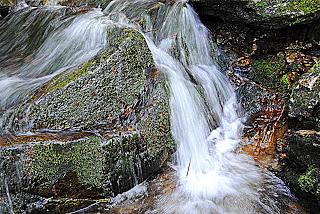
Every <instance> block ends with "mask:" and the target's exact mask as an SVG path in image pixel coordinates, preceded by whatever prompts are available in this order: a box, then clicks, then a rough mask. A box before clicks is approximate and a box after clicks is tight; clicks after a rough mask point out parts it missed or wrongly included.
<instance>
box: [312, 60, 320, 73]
mask: <svg viewBox="0 0 320 214" xmlns="http://www.w3.org/2000/svg"><path fill="white" fill-rule="evenodd" d="M310 72H311V73H314V74H319V73H320V61H318V62H317V63H316V64H315V65H314V66H313V67H312V68H311V69H310Z"/></svg>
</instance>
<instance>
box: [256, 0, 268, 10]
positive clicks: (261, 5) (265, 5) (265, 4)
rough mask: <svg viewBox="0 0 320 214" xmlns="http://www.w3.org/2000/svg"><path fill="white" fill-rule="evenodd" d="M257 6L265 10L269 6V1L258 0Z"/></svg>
mask: <svg viewBox="0 0 320 214" xmlns="http://www.w3.org/2000/svg"><path fill="white" fill-rule="evenodd" d="M255 6H256V7H257V8H258V9H260V10H265V9H266V8H267V7H268V3H267V2H266V1H264V0H261V1H258V2H256V4H255Z"/></svg>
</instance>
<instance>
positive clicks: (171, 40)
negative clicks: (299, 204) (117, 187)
mask: <svg viewBox="0 0 320 214" xmlns="http://www.w3.org/2000/svg"><path fill="white" fill-rule="evenodd" d="M65 13H66V12H65V8H64V7H50V8H47V9H41V10H40V9H34V8H27V9H24V10H21V11H18V12H17V14H15V15H14V16H11V17H8V18H7V20H6V22H2V24H0V47H1V48H0V70H1V73H0V91H1V93H0V109H1V110H2V112H5V111H7V110H8V109H10V108H11V107H13V106H15V105H17V104H18V103H20V102H22V101H24V100H26V99H27V98H28V96H30V95H31V94H32V93H33V92H34V91H35V90H36V89H38V88H39V87H41V85H43V84H44V83H46V82H48V81H49V80H50V79H52V78H53V77H55V76H56V75H58V74H60V73H61V72H67V71H68V69H70V68H73V67H75V66H78V65H80V64H82V63H84V62H86V61H88V60H89V59H91V58H92V57H94V56H95V55H96V54H97V53H98V52H99V51H100V50H102V49H104V48H107V47H108V42H109V40H108V31H109V30H110V29H112V27H114V26H118V27H119V26H120V27H123V28H131V29H134V30H136V31H138V32H140V33H141V34H142V35H143V36H144V38H145V39H146V41H147V44H148V46H149V49H150V50H151V52H152V55H153V59H154V62H155V64H156V66H157V68H158V69H159V70H160V71H161V72H162V73H163V74H164V75H165V76H166V78H167V81H168V85H169V89H170V113H171V130H172V135H173V137H174V139H175V142H176V143H177V151H176V153H175V155H174V162H173V163H172V167H173V168H174V170H175V171H176V177H177V180H176V183H177V187H176V189H175V191H174V192H173V193H172V194H171V195H169V196H164V197H162V198H161V199H159V201H158V206H156V208H155V210H153V211H150V212H151V213H168V214H169V213H192V214H196V213H279V211H280V210H281V206H282V204H283V203H285V202H283V201H282V200H284V201H290V200H292V198H291V195H290V192H289V190H288V189H287V188H286V187H285V186H284V184H283V183H282V181H281V180H279V179H277V178H276V177H274V176H273V175H271V174H270V173H268V172H265V171H264V170H262V169H260V168H259V167H257V166H256V164H255V162H254V161H253V160H252V159H251V158H249V157H247V156H246V155H244V154H241V153H239V149H240V147H241V140H240V137H241V132H242V128H243V125H242V123H243V120H244V118H242V117H241V115H240V113H239V112H240V107H239V104H238V103H237V99H236V95H235V92H234V89H233V87H232V85H231V84H230V82H229V80H228V79H227V77H226V76H225V74H223V72H222V71H221V69H220V67H219V65H218V64H217V63H216V61H215V57H217V50H216V49H215V45H214V43H213V42H212V40H211V39H210V33H209V31H208V29H207V28H206V27H205V26H204V25H203V24H202V23H201V21H200V19H199V17H198V15H197V14H196V12H195V11H194V10H193V8H192V7H191V6H190V5H189V4H188V2H187V1H186V0H177V1H176V2H174V3H161V2H158V1H156V0H114V1H112V2H111V3H110V4H109V5H108V7H107V8H106V9H105V10H104V11H103V12H101V10H100V9H94V10H92V11H89V12H87V13H84V14H80V15H66V14H65ZM150 14H152V15H150ZM22 20H24V21H22ZM35 23H37V24H35ZM36 25H37V26H38V29H34V26H36ZM17 26H19V27H17ZM17 28H19V29H21V32H20V33H19V36H15V38H12V39H11V40H10V41H11V43H5V42H6V41H8V39H7V38H6V37H8V36H9V35H10V32H12V31H14V29H17ZM32 29H33V30H32ZM30 34H33V35H34V37H35V38H36V39H35V40H33V41H32V42H30V41H29V38H30V37H27V36H25V35H30ZM11 35H12V34H11ZM2 41H5V42H4V43H3V42H2ZM18 49H19V53H18V52H17V51H16V50H18ZM4 114H5V113H4ZM0 116H1V115H0ZM4 125H5V124H1V120H0V128H1V126H4Z"/></svg>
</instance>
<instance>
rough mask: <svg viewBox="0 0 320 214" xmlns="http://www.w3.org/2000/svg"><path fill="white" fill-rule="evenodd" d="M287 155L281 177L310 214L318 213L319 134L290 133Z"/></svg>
mask: <svg viewBox="0 0 320 214" xmlns="http://www.w3.org/2000/svg"><path fill="white" fill-rule="evenodd" d="M286 141H287V144H288V146H287V151H288V155H287V158H286V159H285V164H286V167H285V168H284V171H283V173H282V174H281V177H282V178H283V179H284V181H285V182H286V183H287V184H288V185H289V186H290V187H291V190H292V191H293V192H294V193H295V195H296V196H297V197H298V198H299V199H300V200H301V202H302V203H303V205H304V206H305V207H306V208H307V209H308V211H309V212H310V213H319V211H320V159H319V152H320V133H319V132H316V131H312V130H300V131H296V132H291V133H290V134H289V135H288V137H287V139H286Z"/></svg>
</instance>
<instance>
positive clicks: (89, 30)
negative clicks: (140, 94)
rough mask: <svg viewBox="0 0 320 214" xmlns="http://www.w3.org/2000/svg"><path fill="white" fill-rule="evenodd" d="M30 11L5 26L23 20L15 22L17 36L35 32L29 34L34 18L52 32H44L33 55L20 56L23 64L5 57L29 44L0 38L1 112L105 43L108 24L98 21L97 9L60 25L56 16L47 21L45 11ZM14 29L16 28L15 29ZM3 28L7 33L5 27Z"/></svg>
mask: <svg viewBox="0 0 320 214" xmlns="http://www.w3.org/2000/svg"><path fill="white" fill-rule="evenodd" d="M30 10H31V11H32V12H31V13H30V11H29V10H26V11H24V12H23V13H22V14H20V17H19V16H17V17H15V16H13V17H12V18H11V19H13V20H9V21H7V24H9V25H10V24H11V25H12V24H14V23H16V22H15V19H21V17H26V19H27V20H26V21H24V22H23V23H17V24H18V25H19V26H18V27H21V32H20V34H19V35H20V37H23V36H25V34H26V35H27V36H29V35H30V34H32V33H34V32H30V28H32V27H33V28H36V26H34V25H35V24H34V22H35V19H38V22H40V23H39V25H41V24H43V25H44V23H45V25H44V26H42V27H46V28H47V29H48V30H49V29H50V27H51V28H53V29H50V30H51V32H45V37H46V38H45V39H44V42H43V43H42V44H41V45H40V46H39V47H37V48H36V50H35V51H34V52H33V53H32V54H30V55H28V56H23V58H22V60H21V61H22V62H20V61H19V62H16V61H14V62H12V63H7V61H6V60H7V58H6V54H7V52H9V53H10V51H11V52H12V51H14V50H15V49H18V48H21V47H22V48H21V52H22V53H23V51H24V48H25V47H23V45H24V44H25V43H27V42H29V41H25V39H24V38H13V40H11V43H10V42H9V43H8V40H5V39H3V40H1V37H5V36H6V35H7V34H6V33H3V36H1V35H0V47H1V48H0V53H1V54H2V56H3V57H4V59H1V57H0V62H1V61H2V62H3V65H1V66H0V69H1V73H0V91H1V93H0V109H3V110H4V109H7V108H9V107H11V106H13V105H14V104H16V103H17V102H19V101H21V100H23V99H25V98H28V95H29V94H31V93H32V92H34V90H36V89H37V88H39V86H41V85H43V84H44V83H45V82H47V81H48V80H50V79H51V78H52V77H54V76H56V75H57V74H59V73H61V72H63V71H66V70H67V69H69V68H71V67H75V66H77V65H80V64H82V63H84V62H86V61H88V60H89V59H91V58H92V57H94V56H95V55H96V54H97V53H98V52H99V51H100V50H102V49H103V48H106V47H107V44H108V41H107V37H106V35H107V28H108V26H109V24H110V22H107V20H106V19H103V18H101V17H102V16H103V13H102V12H101V11H100V10H98V9H96V10H94V11H90V12H88V13H86V14H83V15H79V16H77V17H75V18H74V17H73V16H71V18H67V19H62V22H61V20H60V19H61V17H59V16H58V17H57V18H55V17H54V18H52V19H51V20H46V15H47V13H45V10H46V9H44V11H41V12H40V13H39V11H38V10H34V9H30ZM47 10H48V11H49V12H50V13H54V11H55V10H61V9H59V8H48V9H47ZM35 16H36V18H35ZM41 19H43V20H41ZM39 20H40V21H39ZM32 24H33V25H32ZM25 25H27V27H25ZM11 28H12V26H11ZM14 28H15V29H17V26H14ZM3 29H5V30H7V29H6V28H5V27H3ZM34 30H37V29H34ZM39 36H42V35H39ZM14 39H15V40H14ZM30 39H31V40H32V39H33V38H30ZM1 41H2V42H1ZM2 43H3V44H2ZM12 43H14V44H12ZM35 45H36V44H35ZM27 48H30V47H29V46H28V47H27ZM11 57H12V56H11ZM13 57H15V58H19V57H20V56H17V55H16V56H13Z"/></svg>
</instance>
